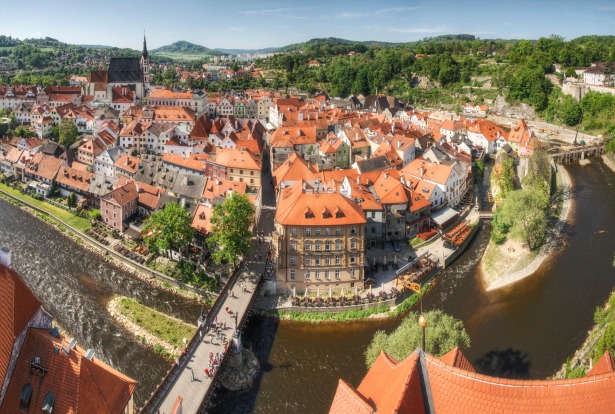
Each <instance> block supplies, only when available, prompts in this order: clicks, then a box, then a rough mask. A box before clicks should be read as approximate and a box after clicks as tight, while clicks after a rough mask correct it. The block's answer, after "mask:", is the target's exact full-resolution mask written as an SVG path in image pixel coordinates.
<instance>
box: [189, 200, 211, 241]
mask: <svg viewBox="0 0 615 414" xmlns="http://www.w3.org/2000/svg"><path fill="white" fill-rule="evenodd" d="M213 212H214V208H213V207H212V206H207V205H205V204H199V206H198V207H197V208H196V211H195V212H194V217H193V218H192V224H191V226H192V228H194V229H195V230H196V231H198V232H199V233H202V234H208V233H210V232H211V228H212V226H211V221H210V219H211V216H212V214H213Z"/></svg>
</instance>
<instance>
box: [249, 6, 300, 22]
mask: <svg viewBox="0 0 615 414" xmlns="http://www.w3.org/2000/svg"><path fill="white" fill-rule="evenodd" d="M308 9H309V8H308V7H301V8H298V9H292V8H288V7H282V8H278V9H261V10H242V11H240V12H239V14H244V15H248V16H273V17H281V18H285V19H300V20H310V18H309V17H308V16H305V15H302V14H298V12H301V11H305V10H308Z"/></svg>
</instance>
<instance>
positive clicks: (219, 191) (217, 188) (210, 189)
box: [203, 178, 248, 201]
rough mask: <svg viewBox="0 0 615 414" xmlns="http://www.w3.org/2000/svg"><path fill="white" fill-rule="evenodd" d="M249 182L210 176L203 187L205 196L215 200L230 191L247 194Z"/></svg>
mask: <svg viewBox="0 0 615 414" xmlns="http://www.w3.org/2000/svg"><path fill="white" fill-rule="evenodd" d="M247 188H248V184H247V183H244V182H239V181H231V180H223V179H221V178H208V179H207V182H206V183H205V188H204V189H203V198H205V199H207V200H211V201H213V199H214V198H216V197H220V198H224V197H226V196H227V194H228V192H229V191H232V192H234V193H239V194H245V193H246V191H247Z"/></svg>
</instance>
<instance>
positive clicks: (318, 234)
mask: <svg viewBox="0 0 615 414" xmlns="http://www.w3.org/2000/svg"><path fill="white" fill-rule="evenodd" d="M314 231H315V234H316V235H317V236H320V227H316V230H314Z"/></svg>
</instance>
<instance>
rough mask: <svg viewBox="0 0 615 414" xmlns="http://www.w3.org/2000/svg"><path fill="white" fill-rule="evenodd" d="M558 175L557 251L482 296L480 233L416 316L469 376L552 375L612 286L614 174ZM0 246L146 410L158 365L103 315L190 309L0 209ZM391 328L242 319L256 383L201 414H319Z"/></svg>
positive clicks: (192, 311)
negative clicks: (465, 361)
mask: <svg viewBox="0 0 615 414" xmlns="http://www.w3.org/2000/svg"><path fill="white" fill-rule="evenodd" d="M567 168H568V171H569V173H570V176H571V179H572V182H573V189H572V191H573V196H574V197H573V206H572V211H571V215H572V218H573V221H572V225H571V226H570V227H569V228H568V229H566V231H565V234H564V235H563V241H564V244H563V246H562V248H561V249H559V250H558V251H556V252H555V253H554V254H552V255H551V257H550V258H549V260H548V261H546V262H545V263H544V264H543V265H542V266H541V267H540V269H539V270H538V271H537V272H536V274H535V275H533V276H531V277H529V278H527V279H526V280H524V281H521V282H519V283H517V284H515V285H513V286H511V287H509V288H506V289H502V290H499V291H495V292H489V293H487V292H485V291H484V290H483V289H482V287H481V286H482V284H481V280H480V274H479V266H478V265H479V262H480V258H481V256H482V253H483V252H484V249H485V248H486V246H487V242H488V238H489V231H488V229H487V227H485V228H484V229H483V230H481V231H480V232H479V234H478V235H477V236H476V238H475V240H474V241H473V242H472V244H471V245H470V247H469V249H468V251H467V252H465V253H464V255H463V256H462V257H461V258H460V259H458V260H457V261H456V262H455V263H454V264H453V266H451V267H450V268H448V269H446V271H444V272H443V273H442V274H441V276H440V279H439V282H438V284H437V285H436V287H435V288H434V289H432V291H431V292H430V293H429V294H428V295H427V296H426V298H425V301H424V307H425V309H434V308H441V309H443V310H444V311H445V312H447V313H450V314H452V315H453V316H455V317H457V318H460V319H462V320H463V322H464V324H465V327H466V329H467V331H468V333H469V335H470V338H471V341H472V346H471V348H470V349H469V350H468V351H466V355H467V356H468V358H469V359H470V361H471V362H472V363H473V364H474V365H475V366H476V368H477V369H478V370H479V371H480V372H486V373H490V374H493V375H501V376H509V377H519V378H545V377H547V376H549V375H551V374H553V373H554V372H555V371H556V370H557V369H558V368H559V367H560V366H561V364H562V363H563V362H564V361H565V359H566V358H567V357H568V356H570V355H572V354H573V353H574V352H575V350H576V349H577V348H578V347H579V346H580V345H581V344H582V342H583V340H584V339H585V335H586V333H587V331H588V330H589V329H590V328H591V326H592V324H593V312H594V309H595V308H596V306H600V305H601V304H602V303H604V301H605V300H606V298H607V297H608V295H609V293H610V291H611V290H612V289H613V287H614V286H615V271H614V270H613V267H612V265H611V264H612V260H613V252H614V251H615V175H614V174H613V173H612V172H611V171H610V170H608V169H607V168H606V167H605V166H604V164H603V163H602V162H601V161H596V160H594V159H592V164H591V165H588V166H584V167H582V166H579V165H573V166H569V167H567ZM0 245H2V246H8V247H10V248H11V249H12V250H13V252H14V256H13V257H14V267H15V268H16V269H17V271H19V272H20V273H21V274H22V275H23V277H24V278H25V279H26V281H27V283H28V285H29V286H30V287H31V288H32V289H33V290H34V292H35V294H36V295H37V296H38V297H39V298H41V300H42V301H43V303H44V305H45V307H46V308H47V309H48V310H50V311H51V312H52V313H53V314H54V315H55V316H56V318H57V320H58V321H59V323H60V324H61V325H63V326H64V327H65V328H66V329H67V330H69V332H70V333H71V334H72V335H74V336H75V337H76V338H77V339H78V340H79V342H80V344H81V346H83V347H84V348H94V349H95V350H96V354H97V356H98V357H99V358H101V359H102V360H103V361H105V362H107V363H109V364H111V365H112V366H114V367H115V368H117V369H119V370H121V371H122V372H125V373H126V374H127V375H129V376H131V377H133V378H135V379H137V380H138V381H139V382H140V384H139V387H138V388H137V395H136V397H137V402H138V403H142V402H143V401H144V400H145V399H147V397H148V396H149V394H150V393H151V391H152V390H153V389H154V387H155V384H156V383H157V382H158V380H159V379H160V378H161V377H162V375H163V374H164V372H165V371H166V370H167V369H168V367H169V366H170V363H169V362H167V361H165V360H163V359H162V358H160V357H159V356H158V355H156V354H155V353H153V352H152V351H150V350H149V349H148V348H146V347H144V346H143V345H141V344H140V343H139V342H137V341H135V340H134V339H133V338H132V336H131V335H130V333H128V332H126V331H125V330H124V329H123V328H122V327H120V326H118V325H117V324H116V323H115V322H114V321H113V320H112V319H111V318H110V317H109V316H108V314H107V313H106V311H105V308H104V306H105V304H106V303H107V301H108V300H109V298H110V297H111V296H112V295H113V294H124V295H128V296H131V297H134V298H136V299H137V300H139V301H141V302H143V303H145V304H146V305H149V306H153V307H155V308H158V309H161V310H165V311H168V312H170V313H171V314H174V315H176V316H178V317H180V318H182V319H184V320H186V321H190V322H193V321H194V320H195V318H196V317H197V316H198V313H199V306H198V305H197V304H195V303H193V302H190V301H185V300H184V299H180V298H177V297H175V296H173V295H171V294H169V293H167V292H164V291H160V290H158V289H156V288H153V287H151V286H149V285H147V284H145V283H143V282H141V281H138V280H135V279H134V278H131V277H130V276H129V275H126V274H125V273H123V272H121V271H119V270H118V269H116V268H115V267H113V266H111V265H109V264H108V263H106V262H103V261H101V260H100V259H99V258H98V257H97V256H95V255H94V254H92V253H90V252H88V251H87V250H85V249H83V248H81V247H79V246H78V245H76V244H74V243H73V242H71V241H69V240H67V239H66V238H65V237H63V236H62V235H61V234H60V233H59V232H57V231H56V230H54V229H52V228H50V227H49V226H47V225H45V224H43V223H42V222H40V221H39V220H37V219H35V218H33V217H31V216H29V215H28V214H25V213H23V212H22V211H20V210H19V209H17V208H16V207H14V206H12V205H10V204H8V203H6V202H4V201H2V200H0ZM397 323H398V321H369V322H359V323H350V324H345V325H322V326H312V325H301V324H295V323H289V322H281V323H278V322H276V321H273V320H271V319H266V318H260V317H253V318H252V320H251V321H250V324H249V325H248V327H247V329H246V332H245V335H244V342H245V344H246V345H247V346H248V347H250V348H251V349H253V350H255V352H256V353H257V355H258V356H259V359H260V361H261V364H262V366H263V371H264V373H263V375H262V376H261V378H259V380H258V381H257V384H256V386H255V388H254V389H253V390H252V391H250V392H244V393H238V394H237V393H225V392H223V391H220V392H218V396H217V398H216V399H215V400H214V402H215V403H216V405H215V406H214V407H213V408H212V409H211V410H210V412H211V413H231V412H232V413H235V412H236V413H247V412H255V413H259V414H260V413H275V412H289V413H310V414H311V413H324V412H327V410H328V407H329V406H330V404H331V401H332V398H333V395H334V393H335V389H336V386H337V381H338V379H339V378H344V379H345V380H347V381H349V382H350V383H351V384H353V385H355V386H357V385H358V384H359V382H360V381H361V379H362V378H363V376H364V375H365V373H366V371H367V368H366V366H365V362H364V358H363V352H364V350H365V349H366V347H367V345H368V343H369V341H370V340H371V337H372V336H373V334H374V332H375V331H376V330H378V329H384V330H387V331H390V330H392V329H394V327H395V326H396V325H397ZM428 329H429V327H428Z"/></svg>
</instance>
